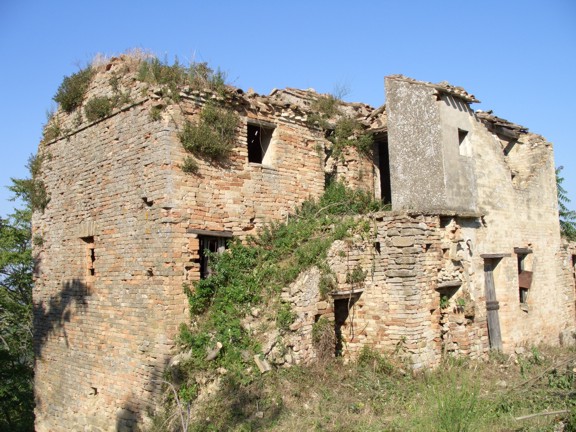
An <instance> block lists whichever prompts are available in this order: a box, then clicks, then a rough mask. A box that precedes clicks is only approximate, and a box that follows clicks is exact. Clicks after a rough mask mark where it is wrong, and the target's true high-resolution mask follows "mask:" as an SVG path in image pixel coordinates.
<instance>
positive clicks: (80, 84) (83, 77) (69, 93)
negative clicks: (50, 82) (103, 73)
mask: <svg viewBox="0 0 576 432" xmlns="http://www.w3.org/2000/svg"><path fill="white" fill-rule="evenodd" d="M94 73H95V72H94V70H93V69H92V68H91V67H88V68H86V69H82V70H81V71H79V72H76V73H74V74H72V75H70V76H68V77H64V80H63V81H62V84H60V87H58V91H57V92H56V95H55V96H54V98H53V99H54V100H55V101H56V102H57V103H59V104H60V106H61V107H62V109H63V110H64V111H66V112H67V113H71V112H72V111H74V110H75V109H76V108H78V107H79V106H80V105H82V102H83V101H84V97H85V96H86V92H87V91H88V87H89V85H90V82H91V81H92V77H93V76H94Z"/></svg>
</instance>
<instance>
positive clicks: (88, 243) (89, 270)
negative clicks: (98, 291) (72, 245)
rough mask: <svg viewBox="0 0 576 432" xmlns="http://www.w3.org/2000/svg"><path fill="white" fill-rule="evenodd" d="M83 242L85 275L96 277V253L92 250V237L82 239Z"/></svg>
mask: <svg viewBox="0 0 576 432" xmlns="http://www.w3.org/2000/svg"><path fill="white" fill-rule="evenodd" d="M82 241H84V244H85V247H86V252H85V263H86V274H87V275H88V276H96V267H95V263H96V252H95V248H94V237H93V236H90V237H82Z"/></svg>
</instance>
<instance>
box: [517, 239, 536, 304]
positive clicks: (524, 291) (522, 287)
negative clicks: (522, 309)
mask: <svg viewBox="0 0 576 432" xmlns="http://www.w3.org/2000/svg"><path fill="white" fill-rule="evenodd" d="M514 252H515V253H516V257H517V259H518V299H519V301H520V304H521V305H526V304H527V303H528V292H529V291H530V287H531V286H532V271H531V270H528V269H529V268H530V269H531V268H532V266H531V263H530V261H531V258H532V257H531V255H530V254H531V253H532V251H531V250H530V249H519V248H517V249H514Z"/></svg>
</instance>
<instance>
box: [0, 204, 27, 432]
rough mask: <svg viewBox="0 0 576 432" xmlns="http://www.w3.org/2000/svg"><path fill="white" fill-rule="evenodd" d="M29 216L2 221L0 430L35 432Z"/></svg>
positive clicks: (21, 214)
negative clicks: (31, 431) (33, 431)
mask: <svg viewBox="0 0 576 432" xmlns="http://www.w3.org/2000/svg"><path fill="white" fill-rule="evenodd" d="M30 216H31V210H30V209H29V208H27V209H25V210H17V211H16V212H15V213H14V214H13V215H11V216H10V217H8V218H7V219H1V218H0V413H1V414H0V430H10V431H30V430H33V429H34V414H33V409H34V396H33V374H34V367H33V364H34V362H33V360H34V359H33V347H32V267H33V263H32V252H31V244H30V243H31V242H30V232H31V231H30Z"/></svg>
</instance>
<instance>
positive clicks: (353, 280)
mask: <svg viewBox="0 0 576 432" xmlns="http://www.w3.org/2000/svg"><path fill="white" fill-rule="evenodd" d="M365 279H366V272H365V271H364V270H362V267H361V266H360V264H358V265H357V266H356V267H354V269H353V270H352V271H351V272H348V273H347V274H346V283H349V284H358V283H361V282H364V280H365Z"/></svg>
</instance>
